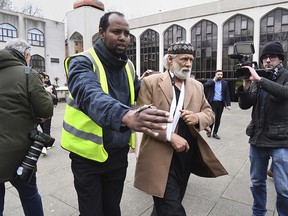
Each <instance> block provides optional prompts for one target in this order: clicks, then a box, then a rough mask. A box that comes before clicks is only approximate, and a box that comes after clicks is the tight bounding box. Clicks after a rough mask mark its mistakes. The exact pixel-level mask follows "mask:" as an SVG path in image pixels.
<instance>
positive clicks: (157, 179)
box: [134, 42, 226, 216]
mask: <svg viewBox="0 0 288 216" xmlns="http://www.w3.org/2000/svg"><path fill="white" fill-rule="evenodd" d="M193 53H194V50H193V47H192V45H191V44H190V43H187V42H176V43H174V44H172V45H171V46H170V47H169V49H168V55H165V57H164V67H165V68H166V69H167V70H166V71H165V72H164V73H159V74H156V75H151V76H148V77H145V78H144V79H143V81H142V85H141V88H140V92H139V95H138V99H137V106H143V105H144V104H153V105H154V106H156V107H157V108H159V109H160V108H161V109H162V110H167V111H169V112H170V116H171V117H173V122H172V123H170V124H168V125H167V130H163V131H159V136H158V137H157V138H154V137H151V136H147V135H145V134H144V135H143V138H142V141H141V146H140V152H139V157H138V159H137V165H136V172H135V182H134V186H135V187H136V188H138V189H140V190H142V191H144V192H146V193H148V194H150V195H152V196H153V200H154V209H153V212H152V215H158V216H164V215H165V216H169V215H171V216H172V215H173V216H175V215H186V213H185V209H184V207H183V206H182V199H183V197H184V194H185V191H186V186H187V182H188V179H189V176H190V173H191V172H192V173H194V172H193V170H194V168H195V167H197V168H198V167H199V164H198V163H197V162H195V161H194V158H196V157H195V156H196V155H199V148H198V141H199V140H198V137H199V136H200V134H199V133H198V131H200V130H203V129H205V128H206V127H207V126H209V125H210V124H212V123H213V122H214V114H213V112H212V109H211V106H210V105H209V103H208V102H207V100H206V99H205V95H204V89H203V85H202V84H201V83H200V82H198V81H197V80H195V79H193V78H190V75H191V68H192V62H193ZM192 132H193V133H194V134H193V133H192ZM195 133H196V134H197V135H195ZM200 137H201V136H200ZM201 138H202V137H201ZM202 139H203V138H202ZM218 162H219V161H218ZM203 170H204V169H203ZM201 171H202V170H201ZM222 174H226V173H222ZM222 174H220V175H222ZM214 177H215V176H214Z"/></svg>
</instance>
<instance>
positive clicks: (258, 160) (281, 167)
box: [250, 145, 288, 216]
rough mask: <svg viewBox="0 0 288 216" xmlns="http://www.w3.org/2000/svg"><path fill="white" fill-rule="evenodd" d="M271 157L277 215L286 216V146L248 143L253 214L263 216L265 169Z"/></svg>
mask: <svg viewBox="0 0 288 216" xmlns="http://www.w3.org/2000/svg"><path fill="white" fill-rule="evenodd" d="M270 158H272V169H273V179H274V185H275V189H276V193H277V200H276V208H277V211H278V215H279V216H288V207H287V206H288V169H287V167H288V148H263V147H256V146H254V145H250V162H251V166H250V177H251V186H250V187H251V192H252V196H253V199H254V202H253V207H252V213H253V214H252V215H253V216H264V215H265V213H266V211H267V209H266V201H267V190H266V180H267V169H268V163H269V159H270Z"/></svg>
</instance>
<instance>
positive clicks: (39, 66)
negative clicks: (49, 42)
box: [30, 55, 45, 72]
mask: <svg viewBox="0 0 288 216" xmlns="http://www.w3.org/2000/svg"><path fill="white" fill-rule="evenodd" d="M30 66H31V67H33V68H34V69H35V70H36V71H38V72H43V71H45V59H44V58H43V57H42V56H40V55H32V56H31V60H30Z"/></svg>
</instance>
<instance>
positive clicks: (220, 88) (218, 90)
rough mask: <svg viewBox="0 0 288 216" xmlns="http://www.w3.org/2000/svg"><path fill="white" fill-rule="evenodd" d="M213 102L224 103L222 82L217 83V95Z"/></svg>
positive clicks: (215, 94)
mask: <svg viewBox="0 0 288 216" xmlns="http://www.w3.org/2000/svg"><path fill="white" fill-rule="evenodd" d="M213 101H222V83H221V81H219V82H215V93H214V97H213Z"/></svg>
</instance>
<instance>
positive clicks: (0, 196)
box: [0, 174, 44, 216]
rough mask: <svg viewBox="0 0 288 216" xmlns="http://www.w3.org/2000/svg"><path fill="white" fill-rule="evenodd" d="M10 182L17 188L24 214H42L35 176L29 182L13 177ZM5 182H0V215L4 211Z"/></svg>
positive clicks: (29, 215)
mask: <svg viewBox="0 0 288 216" xmlns="http://www.w3.org/2000/svg"><path fill="white" fill-rule="evenodd" d="M10 183H11V184H12V185H13V186H14V187H15V188H16V189H17V191H18V193H19V197H20V200H21V203H22V207H23V210H24V213H25V216H43V215H44V213H43V207H42V201H41V197H40V195H39V193H38V188H37V184H36V176H35V174H34V176H33V177H32V178H31V181H30V182H29V183H27V182H24V181H22V180H21V179H19V178H15V179H13V180H12V181H10ZM4 197H5V183H0V216H2V215H3V211H4Z"/></svg>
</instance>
